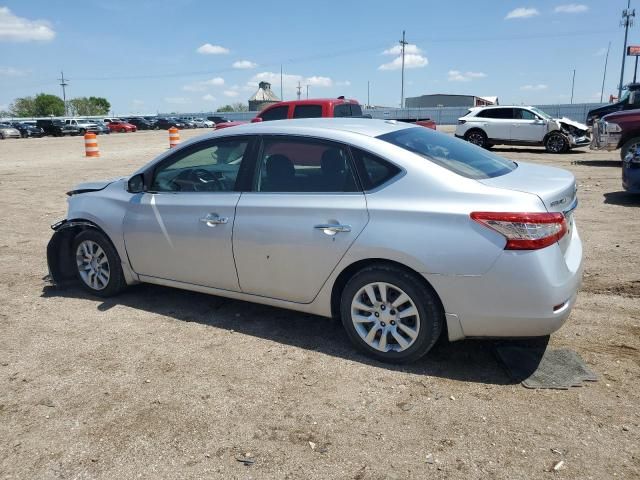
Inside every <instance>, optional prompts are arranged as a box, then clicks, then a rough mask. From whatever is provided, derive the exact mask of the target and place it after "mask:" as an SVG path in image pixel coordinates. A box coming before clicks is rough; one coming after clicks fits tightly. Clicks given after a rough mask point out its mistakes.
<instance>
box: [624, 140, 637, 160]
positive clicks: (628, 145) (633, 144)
mask: <svg viewBox="0 0 640 480" xmlns="http://www.w3.org/2000/svg"><path fill="white" fill-rule="evenodd" d="M638 151H640V137H635V138H632V139H630V140H627V141H626V142H624V144H623V145H622V148H620V160H622V161H624V159H625V157H626V156H627V154H628V153H629V152H638Z"/></svg>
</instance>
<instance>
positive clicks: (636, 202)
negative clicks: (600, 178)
mask: <svg viewBox="0 0 640 480" xmlns="http://www.w3.org/2000/svg"><path fill="white" fill-rule="evenodd" d="M604 203H607V204H610V205H619V206H621V207H640V194H638V193H629V192H625V191H620V192H609V193H605V194H604Z"/></svg>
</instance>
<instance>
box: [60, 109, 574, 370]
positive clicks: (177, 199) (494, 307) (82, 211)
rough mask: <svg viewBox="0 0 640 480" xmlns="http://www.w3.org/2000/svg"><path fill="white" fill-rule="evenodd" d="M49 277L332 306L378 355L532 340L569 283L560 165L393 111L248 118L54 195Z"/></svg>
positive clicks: (551, 325)
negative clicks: (498, 150)
mask: <svg viewBox="0 0 640 480" xmlns="http://www.w3.org/2000/svg"><path fill="white" fill-rule="evenodd" d="M69 195H70V198H69V211H68V215H67V218H66V219H65V220H62V221H61V222H58V223H57V224H55V225H53V229H54V230H55V233H54V235H53V237H52V239H51V241H50V243H49V246H48V252H47V255H48V263H49V270H50V274H51V276H52V279H53V281H54V282H56V283H62V282H64V281H67V280H70V279H74V278H75V279H78V280H79V281H80V284H81V285H82V286H83V287H84V288H85V289H87V290H88V291H89V292H91V293H93V294H96V295H99V296H109V295H114V294H116V293H118V292H119V291H121V290H122V289H123V288H124V287H126V286H127V285H131V284H134V283H138V282H147V283H153V284H158V285H165V286H171V287H177V288H183V289H187V290H194V291H198V292H205V293H210V294H213V295H220V296H224V297H230V298H235V299H241V300H247V301H252V302H258V303H263V304H268V305H273V306H277V307H283V308H288V309H292V310H298V311H302V312H310V313H313V314H317V315H322V316H325V317H330V316H338V317H340V318H341V319H342V322H343V324H344V327H345V329H346V332H347V334H348V336H349V337H350V339H351V340H352V341H353V343H354V344H355V345H356V346H357V347H358V348H360V349H361V350H362V351H364V352H366V353H368V354H370V355H372V356H373V357H375V358H377V359H380V360H383V361H389V362H408V361H413V360H416V359H418V358H420V357H421V356H422V355H424V354H425V353H426V352H427V351H428V350H429V349H430V348H431V347H432V346H433V345H434V343H435V342H436V340H437V339H438V337H439V336H440V335H441V333H442V332H445V331H446V334H447V335H448V338H449V339H450V340H459V339H463V338H466V337H531V336H543V335H548V334H550V333H552V332H554V331H555V330H557V329H558V328H560V326H561V325H562V324H563V322H564V321H565V320H566V318H567V317H568V316H569V313H570V311H571V309H572V307H573V305H574V302H575V300H576V295H577V291H578V288H579V286H580V283H581V278H582V244H581V241H580V237H579V236H578V231H577V229H576V226H575V222H574V219H573V210H574V208H575V206H576V205H577V197H576V182H575V178H574V177H573V175H572V174H571V173H569V172H567V171H564V170H560V169H556V168H552V167H546V166H538V165H531V164H527V163H524V162H523V163H515V162H512V161H509V160H506V159H503V158H501V157H499V156H497V155H495V154H493V153H491V152H488V151H486V150H483V149H481V148H478V147H477V146H474V145H471V144H469V143H467V142H464V141H462V140H458V139H456V138H453V137H451V136H447V135H444V134H442V133H439V132H435V131H433V130H430V129H426V128H422V127H416V126H413V125H408V124H402V123H396V122H395V121H383V120H367V119H353V118H349V119H304V120H286V121H273V122H265V123H257V124H247V125H242V126H237V127H234V128H229V129H224V130H221V131H216V132H214V133H211V134H207V135H204V136H201V137H197V138H194V139H192V140H190V141H188V142H185V143H184V144H182V145H181V146H180V147H179V148H177V149H171V150H169V151H167V152H165V153H163V154H161V155H160V156H159V157H158V158H156V159H155V160H153V161H152V162H151V163H149V164H148V165H146V166H145V167H143V168H141V169H140V170H139V171H138V172H136V173H135V174H133V175H132V176H131V177H128V178H121V179H116V180H109V181H104V182H93V183H85V184H81V185H79V186H77V187H76V188H75V189H74V190H73V191H71V192H69Z"/></svg>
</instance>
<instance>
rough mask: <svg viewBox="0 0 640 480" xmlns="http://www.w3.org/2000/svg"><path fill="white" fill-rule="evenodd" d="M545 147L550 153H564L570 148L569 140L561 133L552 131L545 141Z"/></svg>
mask: <svg viewBox="0 0 640 480" xmlns="http://www.w3.org/2000/svg"><path fill="white" fill-rule="evenodd" d="M544 148H546V149H547V152H549V153H564V152H566V151H567V150H569V142H568V141H567V138H566V137H565V136H564V135H562V134H561V133H551V134H549V136H548V137H547V139H546V140H545V142H544Z"/></svg>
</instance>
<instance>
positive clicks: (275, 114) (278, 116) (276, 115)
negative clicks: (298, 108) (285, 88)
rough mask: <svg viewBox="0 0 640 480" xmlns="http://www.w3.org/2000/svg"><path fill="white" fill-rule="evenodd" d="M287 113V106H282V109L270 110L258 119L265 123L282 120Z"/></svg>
mask: <svg viewBox="0 0 640 480" xmlns="http://www.w3.org/2000/svg"><path fill="white" fill-rule="evenodd" d="M288 113H289V106H287V105H283V106H282V107H274V108H270V109H269V110H267V111H266V112H264V113H263V114H262V115H260V118H262V120H263V121H265V122H267V121H269V120H284V119H286V118H287V114H288Z"/></svg>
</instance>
